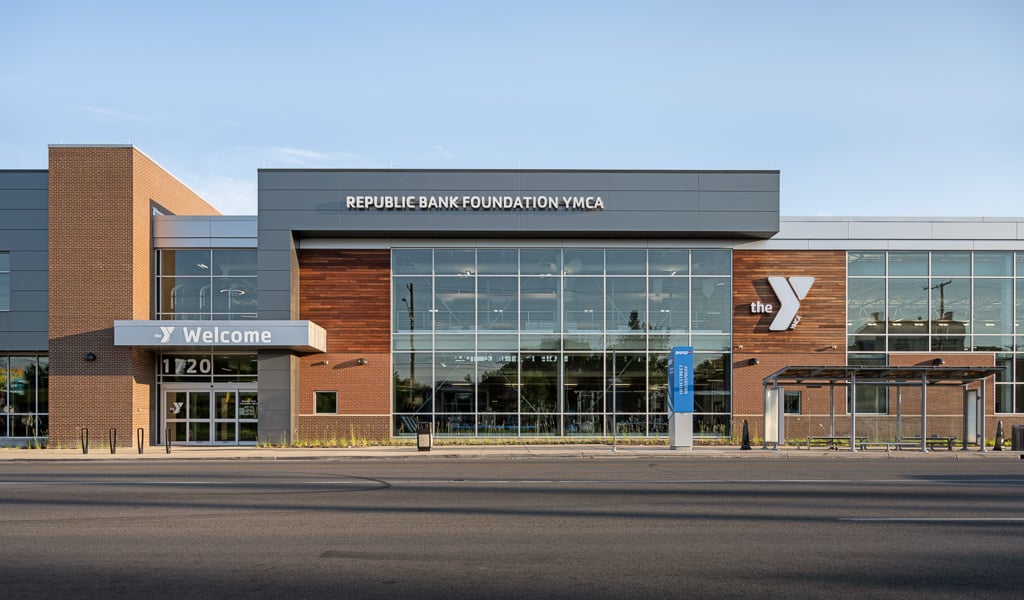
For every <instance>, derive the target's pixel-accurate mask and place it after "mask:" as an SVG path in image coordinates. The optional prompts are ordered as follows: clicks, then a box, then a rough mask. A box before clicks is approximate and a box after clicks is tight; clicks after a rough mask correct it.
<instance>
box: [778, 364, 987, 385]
mask: <svg viewBox="0 0 1024 600" xmlns="http://www.w3.org/2000/svg"><path fill="white" fill-rule="evenodd" d="M1000 372H1002V369H1000V368H998V367H877V366H859V365H834V366H805V367H801V366H790V367H783V368H782V369H779V370H778V371H776V372H774V373H772V374H771V375H768V376H767V377H765V378H764V379H763V380H762V383H763V384H764V385H778V384H780V383H795V384H797V385H802V384H808V383H810V384H822V383H829V384H844V383H850V382H851V381H857V382H859V383H881V384H886V385H904V384H905V385H921V383H922V381H923V382H925V383H927V384H928V385H966V384H968V383H971V382H973V381H978V380H981V379H985V378H986V377H991V376H992V375H995V374H997V373H1000Z"/></svg>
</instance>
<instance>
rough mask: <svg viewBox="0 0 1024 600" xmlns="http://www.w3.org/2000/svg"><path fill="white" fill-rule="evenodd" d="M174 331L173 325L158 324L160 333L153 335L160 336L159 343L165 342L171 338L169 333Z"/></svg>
mask: <svg viewBox="0 0 1024 600" xmlns="http://www.w3.org/2000/svg"><path fill="white" fill-rule="evenodd" d="M172 333H174V327H167V326H164V325H161V326H160V333H158V334H155V335H154V336H153V337H158V338H160V343H161V344H166V343H167V341H168V340H170V339H171V334H172Z"/></svg>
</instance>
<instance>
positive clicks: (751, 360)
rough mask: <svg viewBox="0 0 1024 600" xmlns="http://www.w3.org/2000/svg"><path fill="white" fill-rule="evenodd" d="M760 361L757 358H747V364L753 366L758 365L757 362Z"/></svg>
mask: <svg viewBox="0 0 1024 600" xmlns="http://www.w3.org/2000/svg"><path fill="white" fill-rule="evenodd" d="M760 362H761V361H759V360H757V359H756V358H748V359H747V364H748V365H750V366H751V367H752V366H754V365H756V364H758V363H760Z"/></svg>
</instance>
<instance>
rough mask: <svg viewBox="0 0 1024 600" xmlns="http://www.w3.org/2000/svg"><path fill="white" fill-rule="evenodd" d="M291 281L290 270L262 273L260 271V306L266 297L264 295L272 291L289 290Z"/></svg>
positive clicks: (265, 271)
mask: <svg viewBox="0 0 1024 600" xmlns="http://www.w3.org/2000/svg"><path fill="white" fill-rule="evenodd" d="M291 281H292V274H291V270H287V271H271V270H263V271H260V281H259V289H260V305H262V304H263V302H264V300H265V299H266V296H264V294H266V293H267V292H270V291H273V290H290V289H291V287H292V285H291Z"/></svg>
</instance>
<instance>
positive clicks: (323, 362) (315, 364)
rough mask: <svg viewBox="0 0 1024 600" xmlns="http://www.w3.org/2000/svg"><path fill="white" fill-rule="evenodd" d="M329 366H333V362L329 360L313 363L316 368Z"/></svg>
mask: <svg viewBox="0 0 1024 600" xmlns="http://www.w3.org/2000/svg"><path fill="white" fill-rule="evenodd" d="M329 364H331V362H330V361H329V360H327V359H324V360H321V361H320V362H315V363H313V366H314V367H315V366H317V365H329Z"/></svg>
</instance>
